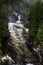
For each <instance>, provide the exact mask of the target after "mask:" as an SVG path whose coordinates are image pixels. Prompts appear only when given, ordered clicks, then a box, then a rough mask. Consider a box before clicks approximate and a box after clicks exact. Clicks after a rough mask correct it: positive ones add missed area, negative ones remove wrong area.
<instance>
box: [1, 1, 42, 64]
mask: <svg viewBox="0 0 43 65" xmlns="http://www.w3.org/2000/svg"><path fill="white" fill-rule="evenodd" d="M12 12H17V13H19V14H20V15H22V16H23V17H22V18H23V21H24V22H23V23H24V26H25V27H24V28H26V27H27V28H28V33H27V35H28V38H26V43H23V42H22V43H20V42H19V43H17V44H18V45H19V46H18V47H17V48H16V42H15V39H13V37H12V39H13V40H12V41H13V42H11V39H10V37H11V36H10V34H9V32H8V22H9V17H10V16H11V15H10V14H12ZM12 19H13V18H12ZM12 19H11V20H12ZM14 19H15V18H14ZM16 19H17V18H16ZM12 21H13V20H12ZM25 21H26V22H25ZM15 26H16V25H15ZM24 28H23V30H24V31H25V29H24ZM14 29H15V28H14ZM19 32H20V31H19ZM25 34H26V33H23V36H24V35H25ZM23 38H24V37H23ZM23 40H24V39H23ZM9 42H11V43H14V44H12V46H13V45H14V48H13V47H12V46H9ZM17 42H18V41H17ZM10 48H11V49H13V50H11V49H10ZM10 51H11V52H10ZM6 54H9V55H10V56H11V57H12V59H14V60H15V59H16V60H15V63H16V62H17V60H18V58H19V61H20V64H18V65H26V63H28V62H26V61H25V58H28V59H29V60H30V63H32V64H33V65H43V0H0V63H2V60H1V58H2V57H3V56H4V55H6ZM1 65H2V64H1ZM4 65H6V64H4ZM7 65H9V64H7ZM10 65H11V64H10ZM12 65H13V64H12ZM15 65H16V64H15ZM27 65H28V64H27ZM30 65H31V64H30Z"/></svg>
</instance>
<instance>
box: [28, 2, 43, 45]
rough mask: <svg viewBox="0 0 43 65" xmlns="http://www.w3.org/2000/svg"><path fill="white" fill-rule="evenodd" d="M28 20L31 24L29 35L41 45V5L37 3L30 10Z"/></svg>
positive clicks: (42, 8)
mask: <svg viewBox="0 0 43 65" xmlns="http://www.w3.org/2000/svg"><path fill="white" fill-rule="evenodd" d="M29 18H30V23H31V26H30V31H29V34H30V35H31V36H34V38H35V39H36V38H38V41H39V43H42V44H43V41H42V40H43V27H42V26H43V24H42V23H43V22H42V21H43V3H40V1H38V2H36V3H35V4H34V5H33V6H32V7H31V8H30V14H29ZM40 24H41V25H40Z"/></svg>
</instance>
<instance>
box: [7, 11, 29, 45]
mask: <svg viewBox="0 0 43 65" xmlns="http://www.w3.org/2000/svg"><path fill="white" fill-rule="evenodd" d="M13 15H15V16H17V18H18V20H17V21H14V20H13V19H12V18H11V16H10V17H9V23H8V30H9V32H10V35H11V37H12V38H13V39H14V44H15V43H16V45H18V43H22V44H24V43H25V42H26V40H25V38H24V36H23V32H24V31H25V32H26V33H28V28H25V27H24V25H23V24H22V21H20V19H21V15H17V13H15V12H13ZM13 18H14V17H13Z"/></svg>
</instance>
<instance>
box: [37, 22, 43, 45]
mask: <svg viewBox="0 0 43 65" xmlns="http://www.w3.org/2000/svg"><path fill="white" fill-rule="evenodd" d="M37 37H38V41H40V44H42V45H43V23H42V24H41V25H40V27H39V29H38V33H37Z"/></svg>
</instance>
